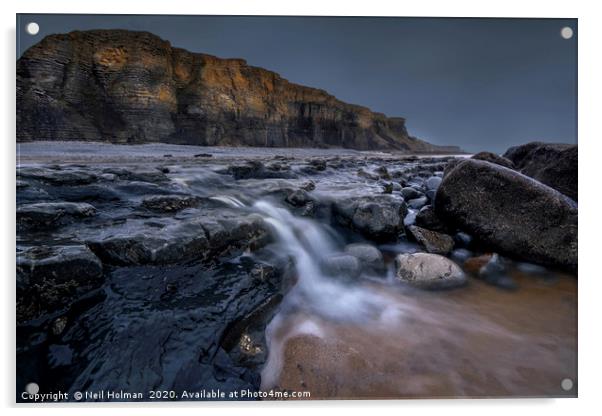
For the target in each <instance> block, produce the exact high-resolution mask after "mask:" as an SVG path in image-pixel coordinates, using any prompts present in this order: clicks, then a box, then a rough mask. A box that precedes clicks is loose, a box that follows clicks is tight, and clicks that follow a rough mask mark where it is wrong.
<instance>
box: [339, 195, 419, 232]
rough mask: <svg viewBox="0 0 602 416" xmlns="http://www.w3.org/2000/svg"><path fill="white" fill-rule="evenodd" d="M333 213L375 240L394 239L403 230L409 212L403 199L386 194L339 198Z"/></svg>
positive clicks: (340, 220)
mask: <svg viewBox="0 0 602 416" xmlns="http://www.w3.org/2000/svg"><path fill="white" fill-rule="evenodd" d="M333 213H334V215H335V217H336V218H337V220H338V222H339V223H340V224H341V225H344V226H348V227H351V228H353V229H355V230H358V231H359V232H361V233H363V234H364V235H366V236H367V237H369V238H372V239H375V240H392V239H395V238H397V237H398V236H399V233H400V232H401V231H402V230H403V219H404V217H405V215H406V213H407V207H406V204H405V203H404V202H403V200H399V199H397V200H396V199H393V198H391V197H388V196H386V195H383V196H380V197H376V196H374V197H360V198H349V199H342V200H337V201H335V202H334V204H333Z"/></svg>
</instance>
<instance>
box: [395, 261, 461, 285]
mask: <svg viewBox="0 0 602 416" xmlns="http://www.w3.org/2000/svg"><path fill="white" fill-rule="evenodd" d="M395 266H396V269H397V272H396V273H397V274H396V276H397V278H398V279H399V280H401V281H402V282H405V283H407V284H409V285H411V286H414V287H417V288H420V289H429V290H437V289H451V288H453V287H458V286H463V285H465V284H466V282H467V279H466V275H465V274H464V272H463V271H462V269H460V267H459V266H458V265H457V264H456V263H454V262H453V261H451V260H449V259H448V258H446V257H443V256H440V255H438V254H430V253H414V254H407V253H406V254H399V255H398V256H397V257H396V258H395Z"/></svg>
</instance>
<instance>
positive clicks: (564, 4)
mask: <svg viewBox="0 0 602 416" xmlns="http://www.w3.org/2000/svg"><path fill="white" fill-rule="evenodd" d="M6 3H7V2H2V6H1V7H2V13H1V14H0V16H1V17H0V18H1V19H2V23H3V32H2V34H3V48H2V50H3V57H4V61H3V63H2V65H1V68H0V70H1V71H2V77H1V78H0V79H1V81H2V89H1V90H0V91H2V98H1V99H0V114H1V116H2V119H1V123H0V126H1V127H2V131H3V133H4V134H3V135H2V138H1V139H0V140H1V143H2V152H1V153H0V155H1V157H2V158H3V160H2V161H3V162H4V163H2V185H3V188H2V189H3V191H4V192H3V194H4V195H5V198H4V201H3V203H2V204H1V207H2V213H3V215H2V220H3V227H2V228H1V229H2V231H3V235H2V237H3V238H2V250H0V253H1V256H2V257H1V260H2V265H3V266H4V271H5V273H3V276H2V278H3V288H2V289H3V290H2V296H3V302H2V310H3V312H4V313H3V314H2V316H3V329H4V331H3V332H4V335H5V336H4V337H3V338H2V342H0V345H1V348H2V355H1V360H2V361H1V363H2V365H1V366H0V368H1V369H2V375H1V377H0V383H1V384H0V395H1V397H2V404H3V405H4V406H8V407H12V408H11V409H9V413H10V414H12V412H13V411H15V410H16V409H15V407H14V405H13V404H12V403H13V400H14V397H15V395H14V389H15V388H14V380H15V376H14V371H15V366H14V349H15V347H14V346H15V335H14V331H15V326H14V313H15V312H14V287H15V286H14V264H15V262H14V260H15V255H14V245H15V241H14V233H15V223H14V215H15V214H14V213H15V200H14V196H15V186H14V185H15V184H14V175H15V170H14V168H15V143H14V140H15V139H14V137H15V135H14V134H15V20H16V17H15V13H107V14H115V13H120V14H121V13H123V14H139V13H144V14H239V15H241V14H243V15H244V14H248V15H261V14H264V15H270V14H277V15H333V16H336V15H338V16H341V15H344V16H457V17H562V18H579V28H578V39H579V147H580V149H579V154H580V156H579V170H580V175H579V176H580V192H579V193H580V205H581V208H580V236H579V239H580V253H579V258H580V261H579V266H580V267H579V276H580V278H579V397H580V398H579V399H562V400H561V399H557V400H530V399H528V400H521V399H507V400H426V401H389V402H373V401H347V402H344V401H339V402H302V403H301V402H296V403H290V402H287V403H259V404H257V403H251V404H246V403H195V404H179V403H175V404H173V403H163V404H158V405H153V406H152V407H149V406H147V408H145V409H144V410H143V411H144V413H145V414H148V415H155V414H156V415H162V416H164V415H165V413H166V412H171V413H174V412H178V413H182V412H185V413H190V414H195V415H199V414H207V413H209V414H216V413H224V412H227V413H235V414H247V413H248V412H252V413H261V414H278V415H281V414H282V413H283V412H286V414H287V415H288V414H289V413H290V414H303V415H307V414H308V413H309V412H311V413H315V412H319V413H326V412H333V411H338V410H339V409H341V410H343V411H344V412H345V413H347V414H352V415H353V414H365V413H366V412H367V411H369V409H371V408H373V407H377V408H378V410H377V411H378V412H379V414H380V413H381V412H382V413H384V414H396V415H398V414H400V412H408V413H410V412H416V411H420V412H421V413H426V414H440V413H445V414H446V415H454V414H461V415H463V416H466V415H472V414H478V415H482V413H483V412H484V411H485V412H487V414H488V415H492V416H493V415H498V414H499V415H504V416H507V414H508V413H509V412H512V413H515V412H521V413H522V412H525V411H528V412H530V413H533V414H537V413H541V414H545V415H547V416H551V415H563V416H566V415H567V414H576V413H581V412H583V413H590V412H591V413H593V409H595V408H598V409H599V408H600V405H599V402H597V400H596V399H597V398H598V396H599V393H598V389H599V388H600V387H602V383H601V382H600V375H601V373H600V369H601V368H600V358H599V357H600V355H601V354H602V345H601V342H600V340H601V337H600V323H599V319H600V317H602V314H601V313H600V312H601V311H600V306H599V305H600V304H601V303H602V290H601V286H602V284H601V282H602V275H601V274H602V273H600V270H599V269H600V266H599V265H598V264H597V262H596V260H597V259H596V256H598V255H599V252H600V248H599V244H600V242H599V239H600V237H599V224H600V219H599V215H597V214H598V213H597V211H598V210H599V208H598V205H597V204H596V202H597V201H596V200H599V199H600V198H599V195H600V194H601V193H600V182H599V181H598V180H597V179H598V178H599V176H600V173H599V171H598V169H597V168H598V167H599V163H600V162H599V159H600V157H602V152H601V150H602V149H601V147H600V140H602V134H600V133H601V131H600V130H601V129H600V124H601V121H600V115H599V113H600V111H601V110H600V108H598V107H596V103H597V102H598V101H597V98H598V97H600V95H601V88H600V78H599V77H600V76H601V74H602V63H601V54H600V52H599V49H600V40H602V36H601V35H602V30H601V27H602V20H601V14H600V10H599V8H598V7H596V6H595V4H596V3H595V2H593V1H588V2H585V1H583V2H580V1H577V0H572V1H568V0H565V1H556V0H553V1H541V2H535V1H527V0H522V1H521V0H504V1H498V2H496V3H493V2H487V1H468V0H453V1H445V0H440V1H407V2H401V1H399V2H394V1H381V0H371V1H369V2H358V1H350V0H347V1H344V0H340V1H326V0H321V1H320V0H304V1H295V2H289V4H285V2H284V1H282V0H280V1H278V0H271V1H268V0H263V1H251V0H246V1H245V0H238V1H229V0H213V1H197V2H193V1H190V0H188V1H186V0H168V1H166V0H158V1H155V0H146V1H144V2H142V1H130V2H127V1H124V0H102V1H92V2H82V1H74V0H71V1H70V0H52V1H48V0H46V1H43V0H29V1H20V2H19V3H17V4H6ZM597 197H598V198H597ZM135 407H136V406H131V405H130V406H128V405H118V404H105V405H102V406H101V407H100V408H92V407H91V406H86V408H85V409H84V408H83V407H82V406H81V405H74V406H69V407H66V406H64V405H63V406H45V407H43V408H31V407H25V408H24V409H21V410H24V411H25V413H29V412H30V411H34V409H39V410H40V411H41V412H43V413H44V414H47V415H54V414H57V415H64V414H81V413H82V412H84V411H85V412H86V414H88V413H89V414H90V415H95V414H99V415H106V413H107V412H111V414H113V413H120V414H121V413H123V414H131V413H133V412H134V408H135ZM168 409H169V410H168ZM171 409H173V410H171Z"/></svg>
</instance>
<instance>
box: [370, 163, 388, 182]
mask: <svg viewBox="0 0 602 416" xmlns="http://www.w3.org/2000/svg"><path fill="white" fill-rule="evenodd" d="M374 172H375V173H376V174H377V175H378V176H379V177H380V179H385V180H391V174H390V173H389V171H388V170H387V167H386V166H379V167H377V168H376V169H375V170H374Z"/></svg>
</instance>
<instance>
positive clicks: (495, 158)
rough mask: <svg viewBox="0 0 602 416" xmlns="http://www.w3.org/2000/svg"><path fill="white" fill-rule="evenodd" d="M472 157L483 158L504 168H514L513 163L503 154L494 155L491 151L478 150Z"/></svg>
mask: <svg viewBox="0 0 602 416" xmlns="http://www.w3.org/2000/svg"><path fill="white" fill-rule="evenodd" d="M472 159H477V160H484V161H486V162H491V163H495V164H496V165H500V166H503V167H505V168H509V169H514V163H512V161H511V160H510V159H507V158H505V157H503V156H500V155H496V154H495V153H491V152H479V153H477V154H475V155H473V156H472Z"/></svg>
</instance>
